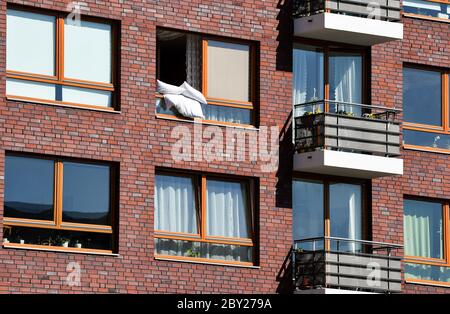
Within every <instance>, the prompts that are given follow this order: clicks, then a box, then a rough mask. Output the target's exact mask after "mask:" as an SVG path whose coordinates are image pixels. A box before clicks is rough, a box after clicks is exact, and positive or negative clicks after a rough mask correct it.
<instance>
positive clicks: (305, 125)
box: [293, 100, 400, 157]
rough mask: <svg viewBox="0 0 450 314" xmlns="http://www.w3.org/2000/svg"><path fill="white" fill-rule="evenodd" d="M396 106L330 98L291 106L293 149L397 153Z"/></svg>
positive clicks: (383, 154)
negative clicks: (292, 110)
mask: <svg viewBox="0 0 450 314" xmlns="http://www.w3.org/2000/svg"><path fill="white" fill-rule="evenodd" d="M399 112H400V110H398V109H395V108H387V107H382V106H372V105H364V104H356V103H349V102H340V101H334V100H316V101H312V102H308V103H304V104H298V105H295V106H294V127H293V129H294V140H295V150H296V151H297V152H306V151H313V150H316V149H332V150H340V151H347V152H356V153H364V154H374V155H380V156H388V157H393V156H398V155H400V123H399V122H398V121H397V113H399Z"/></svg>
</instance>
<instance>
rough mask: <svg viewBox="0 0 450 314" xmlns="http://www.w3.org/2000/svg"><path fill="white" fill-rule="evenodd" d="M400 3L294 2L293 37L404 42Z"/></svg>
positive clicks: (385, 0) (355, 0)
mask: <svg viewBox="0 0 450 314" xmlns="http://www.w3.org/2000/svg"><path fill="white" fill-rule="evenodd" d="M400 16H401V7H400V1H399V0H294V2H293V17H294V35H295V36H300V37H306V38H312V39H321V40H326V41H335V42H341V43H347V44H354V45H361V46H372V45H375V44H380V43H384V42H388V41H392V40H399V39H403V24H402V23H401V22H400Z"/></svg>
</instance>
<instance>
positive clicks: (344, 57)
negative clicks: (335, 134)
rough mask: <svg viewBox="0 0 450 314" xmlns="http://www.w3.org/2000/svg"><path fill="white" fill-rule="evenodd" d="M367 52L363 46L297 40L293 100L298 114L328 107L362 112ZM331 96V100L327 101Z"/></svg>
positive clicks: (294, 56)
mask: <svg viewBox="0 0 450 314" xmlns="http://www.w3.org/2000/svg"><path fill="white" fill-rule="evenodd" d="M364 55H365V52H364V51H363V50H360V49H350V48H349V49H347V48H346V49H344V48H341V47H337V46H331V45H322V46H311V45H305V44H295V45H294V51H293V99H292V100H293V103H294V105H299V104H304V106H301V107H298V109H296V110H300V112H297V115H299V114H300V115H302V114H304V113H306V112H316V111H317V110H320V111H322V112H323V111H327V112H336V113H343V112H345V113H346V114H351V115H355V116H361V115H362V113H363V112H362V110H361V107H360V106H352V105H351V104H352V103H353V104H355V103H356V104H361V103H363V102H364V100H365V95H366V92H365V90H364V86H365V78H364V77H365V76H364V66H365V61H364ZM325 100H327V101H325Z"/></svg>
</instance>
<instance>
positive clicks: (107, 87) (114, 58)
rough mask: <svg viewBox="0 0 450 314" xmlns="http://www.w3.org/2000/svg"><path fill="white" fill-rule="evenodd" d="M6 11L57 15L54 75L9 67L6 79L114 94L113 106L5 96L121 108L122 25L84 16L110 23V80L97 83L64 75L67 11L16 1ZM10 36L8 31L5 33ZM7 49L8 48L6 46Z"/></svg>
mask: <svg viewBox="0 0 450 314" xmlns="http://www.w3.org/2000/svg"><path fill="white" fill-rule="evenodd" d="M7 10H17V11H22V12H29V13H37V14H42V15H47V16H53V17H55V42H54V47H55V60H54V66H55V73H54V75H43V74H36V73H28V72H22V71H15V70H6V78H7V79H16V80H22V81H25V82H35V83H45V84H54V85H55V86H56V85H61V86H69V87H77V88H83V89H88V90H93V91H106V92H110V93H111V107H103V106H97V105H88V104H81V103H73V102H66V101H59V100H49V99H40V98H34V97H26V96H17V95H9V94H6V98H7V99H8V100H16V101H25V102H32V103H43V104H50V105H62V106H68V107H79V108H85V109H97V110H105V111H118V110H119V106H118V103H119V96H118V95H119V88H118V77H119V75H118V71H119V66H118V59H119V54H118V51H119V49H118V47H117V45H118V43H119V37H118V35H119V26H118V23H116V22H115V21H113V20H108V19H104V18H99V17H93V16H85V15H83V17H82V18H83V20H85V21H89V22H95V23H100V24H107V25H110V26H111V83H104V82H95V81H89V80H82V79H75V78H68V77H65V76H64V26H65V25H64V21H65V19H66V18H67V16H68V15H69V13H68V12H59V11H51V10H45V9H40V8H34V7H28V6H21V5H15V4H8V5H7ZM6 36H8V34H6ZM6 49H8V47H7V48H6Z"/></svg>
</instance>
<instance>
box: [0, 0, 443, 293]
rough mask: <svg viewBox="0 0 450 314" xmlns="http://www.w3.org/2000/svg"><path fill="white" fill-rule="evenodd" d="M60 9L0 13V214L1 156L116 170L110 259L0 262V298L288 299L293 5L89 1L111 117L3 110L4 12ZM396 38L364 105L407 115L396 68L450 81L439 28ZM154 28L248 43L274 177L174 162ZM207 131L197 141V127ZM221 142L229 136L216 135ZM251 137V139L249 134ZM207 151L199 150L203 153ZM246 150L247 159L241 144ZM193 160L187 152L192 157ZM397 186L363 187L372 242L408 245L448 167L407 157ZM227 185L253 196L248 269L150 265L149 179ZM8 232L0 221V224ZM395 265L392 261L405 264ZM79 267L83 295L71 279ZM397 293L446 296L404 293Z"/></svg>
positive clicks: (14, 255) (7, 255)
mask: <svg viewBox="0 0 450 314" xmlns="http://www.w3.org/2000/svg"><path fill="white" fill-rule="evenodd" d="M68 3H69V2H68V1H63V2H61V1H37V0H36V1H15V0H11V1H8V4H7V3H6V2H3V3H2V4H1V6H0V15H1V18H0V39H1V40H0V75H1V80H0V91H1V94H2V97H1V98H0V99H1V100H0V134H1V137H0V145H1V148H2V149H1V151H0V191H1V193H0V195H1V197H0V202H1V203H3V202H4V189H5V180H4V179H5V155H6V154H7V153H12V152H15V153H22V152H24V153H30V154H31V155H30V156H32V155H33V154H35V155H46V156H52V157H61V158H69V159H70V158H76V159H83V160H95V161H105V162H113V163H114V164H116V165H118V168H119V171H118V173H119V174H118V178H117V180H118V208H117V212H118V213H117V217H118V225H117V226H116V231H115V232H116V234H115V237H116V238H117V244H118V245H117V251H116V252H114V253H117V254H88V253H87V254H78V253H71V252H55V251H52V250H50V251H45V250H40V249H20V248H11V247H3V248H0V266H1V267H0V292H2V293H78V292H99V293H189V292H196V293H286V292H291V291H292V282H291V277H292V274H291V269H290V268H289V263H290V262H289V257H290V255H289V252H290V248H291V245H292V224H293V217H292V201H291V198H292V193H291V190H292V172H293V169H292V168H293V165H292V158H293V145H292V136H291V134H292V133H291V132H292V127H291V121H292V79H293V78H292V76H293V75H292V47H293V42H294V36H293V34H292V27H293V20H292V13H291V10H292V4H291V3H289V2H288V1H245V0H241V1H236V0H224V1H206V2H205V1H185V2H179V1H147V2H141V1H91V0H86V1H85V5H82V6H81V13H82V19H83V16H85V15H86V16H93V17H98V18H103V19H108V20H113V21H114V22H115V23H117V24H118V25H119V26H120V31H119V34H120V35H119V37H118V38H119V40H118V42H117V43H116V44H117V45H118V47H119V51H120V53H119V54H118V55H119V59H118V64H120V67H119V69H118V84H117V86H119V87H120V90H119V91H118V96H119V102H118V104H119V106H120V108H119V109H120V110H116V111H106V110H95V109H93V110H91V109H87V108H74V107H71V106H64V105H58V104H56V105H55V104H36V103H33V102H25V101H20V100H10V99H7V98H6V96H5V93H6V92H5V90H6V61H5V60H6V53H7V52H6V51H7V44H6V42H7V41H6V36H7V31H6V10H7V5H11V4H17V5H24V6H30V7H35V8H40V9H44V10H50V11H58V12H68V11H69V9H68V7H67V5H68ZM403 24H404V35H403V36H404V38H403V40H402V41H391V42H388V43H385V44H379V45H374V46H372V47H371V48H368V51H369V52H370V56H371V58H370V60H371V61H370V69H371V70H370V80H371V85H370V86H371V88H370V101H371V103H374V104H383V105H385V106H387V107H396V108H401V107H402V99H403V95H402V68H403V64H404V63H415V64H421V65H430V66H436V67H439V68H446V69H449V68H450V27H449V25H450V24H448V21H431V20H426V19H419V18H413V17H403ZM157 27H158V28H165V29H174V30H179V31H189V32H194V33H200V34H207V35H217V36H221V37H229V38H233V39H239V40H245V41H249V42H251V43H253V44H254V45H255V46H256V51H257V53H256V57H255V60H256V63H257V67H256V68H257V71H256V73H257V74H256V80H255V81H256V98H255V104H256V116H257V120H258V125H259V126H269V127H270V126H277V127H278V128H279V130H280V134H278V136H279V140H280V150H279V167H278V169H276V171H272V172H265V171H262V170H261V164H263V163H264V162H262V161H256V162H252V161H248V160H245V161H243V162H237V161H230V162H227V161H210V162H207V161H200V162H189V161H183V162H179V161H174V160H173V159H172V158H171V157H170V156H171V149H172V147H173V144H174V143H175V142H176V141H177V139H176V138H174V137H173V136H172V135H171V134H172V130H173V128H174V127H177V126H180V125H181V126H184V127H187V128H188V129H189V130H191V131H192V132H193V128H194V124H193V123H191V122H189V121H180V120H177V119H168V118H164V117H157V116H156V115H155V102H156V100H157V97H156V96H155V91H156V77H157V53H156V51H157V38H156V30H157ZM203 127H206V125H204V126H203ZM219 128H223V130H224V131H225V126H219ZM246 132H247V133H248V134H250V136H255V137H256V136H258V132H259V131H258V130H257V129H246ZM206 141H207V140H206V139H204V142H206ZM246 145H247V146H246V147H245V148H246V149H247V150H250V147H248V145H249V144H248V143H246ZM194 150H195V148H194ZM401 157H402V158H403V160H404V175H403V176H398V177H384V178H379V179H373V180H372V181H371V192H372V193H371V206H370V207H371V232H370V233H371V236H370V239H371V240H374V241H382V242H390V243H399V244H403V197H404V195H413V196H424V197H429V198H439V199H446V200H448V199H450V185H449V184H448V172H449V169H450V160H449V158H448V154H445V153H436V152H424V151H419V150H411V149H402V151H401ZM163 168H164V169H179V170H190V171H194V172H195V173H199V174H209V175H220V174H225V175H236V176H242V177H247V178H253V179H255V180H256V182H257V184H256V185H257V191H256V195H257V196H258V197H257V201H256V203H257V204H258V206H257V210H256V213H257V215H256V216H257V217H256V218H255V220H254V223H255V226H256V229H255V230H256V232H255V238H254V241H255V243H256V245H255V255H256V261H257V262H256V263H255V265H254V266H249V267H244V266H236V265H214V264H211V263H202V262H189V261H188V262H183V261H170V260H166V259H157V258H155V256H154V255H155V254H154V250H155V248H154V218H155V217H154V207H155V204H154V193H155V172H156V171H157V170H158V169H163ZM0 221H1V222H2V223H3V210H0ZM401 253H402V252H400V254H401ZM71 262H76V263H78V265H80V270H81V273H80V284H79V285H75V286H71V285H68V284H67V283H66V278H67V276H68V274H69V273H70V271H71V269H68V268H67V267H68V264H69V263H71ZM403 288H404V292H406V293H440V292H442V293H447V292H448V289H445V288H440V287H436V286H433V285H420V284H412V283H407V284H404V285H403Z"/></svg>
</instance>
